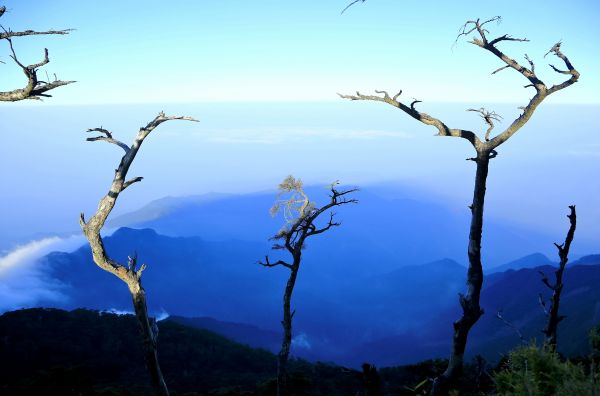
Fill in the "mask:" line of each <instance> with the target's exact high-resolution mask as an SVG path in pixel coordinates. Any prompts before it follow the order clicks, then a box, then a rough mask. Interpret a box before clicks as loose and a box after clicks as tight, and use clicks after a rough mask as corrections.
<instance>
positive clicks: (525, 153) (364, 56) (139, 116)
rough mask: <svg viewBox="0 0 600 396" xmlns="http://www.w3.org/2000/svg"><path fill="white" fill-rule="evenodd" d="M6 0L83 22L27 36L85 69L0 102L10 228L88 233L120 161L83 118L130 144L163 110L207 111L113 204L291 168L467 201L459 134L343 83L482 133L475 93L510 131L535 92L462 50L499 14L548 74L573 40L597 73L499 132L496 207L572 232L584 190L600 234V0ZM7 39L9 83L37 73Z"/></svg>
mask: <svg viewBox="0 0 600 396" xmlns="http://www.w3.org/2000/svg"><path fill="white" fill-rule="evenodd" d="M4 4H6V6H7V7H8V12H7V13H6V14H5V15H4V16H3V17H2V19H1V22H2V24H3V25H4V26H5V27H7V28H9V27H10V28H12V29H13V30H24V29H37V30H42V29H48V28H55V29H60V28H74V29H76V30H75V31H74V32H73V33H72V34H70V35H69V36H59V37H34V38H27V39H15V48H16V50H17V51H18V55H19V57H20V58H21V60H22V61H23V62H24V63H33V62H37V61H39V59H40V57H41V54H42V50H43V48H44V47H48V48H49V50H50V58H51V63H50V64H49V65H48V66H46V68H45V69H44V70H47V71H48V72H49V73H57V75H58V77H59V78H61V79H73V80H77V81H78V82H77V83H76V84H73V85H70V86H67V87H62V88H60V89H57V90H55V91H54V97H53V98H50V99H47V100H45V101H44V102H41V103H40V102H28V103H23V102H20V103H14V104H13V103H1V104H0V112H2V114H3V116H2V117H0V169H3V170H4V171H3V172H2V173H3V176H2V177H3V179H4V180H5V183H6V184H5V185H11V186H15V188H13V189H11V191H10V192H9V193H6V194H4V195H3V197H2V199H1V201H0V203H1V204H0V218H2V222H3V227H2V228H3V229H2V230H0V239H2V238H10V237H14V236H19V235H21V236H22V235H33V234H36V233H37V232H44V233H47V232H51V231H57V232H64V231H68V230H75V231H76V230H77V223H76V221H77V215H78V213H79V212H80V211H82V210H83V211H85V212H86V213H90V212H91V211H92V210H93V209H94V207H95V205H96V203H97V201H98V199H99V198H100V196H101V195H102V194H104V193H105V192H106V188H107V187H108V185H109V183H110V177H112V172H111V171H112V169H113V168H114V166H115V165H116V163H117V162H118V158H119V156H120V153H119V152H118V151H117V150H115V148H114V147H112V146H110V145H104V144H91V143H86V142H84V138H85V135H84V134H83V131H84V130H85V129H87V128H90V127H97V126H101V125H102V126H104V127H107V128H109V129H111V130H113V131H114V132H115V134H116V136H117V137H119V138H121V139H122V140H124V141H126V142H129V141H130V140H131V138H132V136H133V134H134V133H135V131H136V130H137V128H138V127H139V126H140V125H142V124H144V123H145V122H147V121H149V120H150V119H152V118H153V117H154V116H155V115H156V113H157V112H158V111H160V110H165V111H167V112H168V113H172V114H185V115H191V116H194V117H197V118H199V119H200V120H201V123H200V124H185V123H172V124H169V125H166V126H164V127H161V130H157V132H156V134H153V136H152V137H151V141H149V142H148V144H147V145H145V146H144V152H143V153H142V155H141V156H140V157H139V158H138V160H137V162H136V164H135V165H134V168H133V169H132V175H134V174H135V175H136V176H137V175H141V176H144V177H145V180H144V182H143V183H141V184H140V185H138V186H136V187H135V188H132V189H130V190H128V191H127V194H124V196H123V197H122V199H120V202H119V205H118V208H117V209H116V212H123V211H127V210H133V209H136V208H138V207H139V206H141V205H143V204H145V203H146V202H148V201H150V200H152V199H155V198H159V197H162V196H165V195H186V194H196V193H205V192H210V191H221V192H231V191H233V192H249V191H257V190H263V189H267V188H273V187H275V186H276V184H277V183H278V182H279V181H280V180H281V179H282V178H283V177H285V176H286V175H287V174H290V173H293V174H295V175H296V176H298V177H301V178H303V179H305V180H306V182H307V183H309V184H310V183H313V184H314V183H328V182H331V181H332V180H335V179H341V180H342V181H343V182H347V183H349V184H359V185H366V184H369V183H380V182H388V181H402V182H405V183H407V184H410V185H414V186H418V187H419V188H423V189H425V190H426V191H431V192H432V194H439V195H441V196H444V197H447V198H448V199H449V201H448V202H449V205H460V206H461V207H464V206H465V205H467V203H468V202H469V200H470V195H471V191H472V174H473V166H472V164H471V163H469V162H466V161H464V158H466V157H469V156H471V152H470V150H469V146H468V145H467V144H466V143H465V142H464V141H460V140H459V139H446V138H443V139H442V138H433V137H432V135H433V133H434V131H433V130H432V129H431V128H427V127H425V126H423V125H420V124H417V123H416V122H414V120H412V119H409V118H408V117H406V115H405V114H403V113H400V112H398V111H397V110H395V109H393V108H391V107H389V106H384V105H382V104H379V103H350V102H346V101H342V100H341V99H339V98H338V97H337V95H336V92H342V93H352V92H354V91H355V90H357V89H358V90H360V91H361V92H370V91H372V90H374V89H386V90H389V91H390V92H391V91H394V90H397V89H400V88H401V89H403V90H404V92H405V94H404V95H405V98H407V99H408V98H412V97H417V98H419V99H421V100H423V101H424V103H423V104H422V105H421V109H423V111H427V112H430V113H431V114H433V115H437V116H439V117H440V118H442V119H444V120H445V121H447V123H448V124H449V125H451V126H456V127H463V128H472V129H474V130H477V131H484V130H485V128H484V125H483V124H482V122H481V121H480V120H479V119H478V118H477V117H476V116H475V115H474V114H472V113H466V112H465V111H464V110H465V109H466V108H468V107H476V108H479V107H480V106H487V107H489V108H490V109H493V110H496V111H498V112H499V113H501V114H502V115H503V116H504V117H505V121H504V123H503V124H501V125H508V122H509V120H510V119H511V118H512V117H514V116H516V115H517V114H518V112H519V111H518V109H517V106H520V105H523V104H524V103H525V102H526V101H527V99H528V98H529V97H530V95H531V93H532V92H531V90H527V89H524V88H523V85H524V78H523V77H522V76H520V75H517V73H514V72H511V71H510V70H506V71H503V72H501V73H498V74H496V75H494V76H491V75H490V73H491V72H492V71H493V70H495V69H496V68H497V67H498V66H500V65H499V61H498V60H497V59H495V58H494V57H493V56H492V55H491V54H489V53H487V52H485V51H483V50H481V49H480V48H478V47H475V46H473V45H471V44H468V43H466V42H465V41H464V40H461V41H459V42H458V43H457V45H455V46H453V43H454V40H455V38H456V35H457V32H458V29H459V27H460V26H461V25H462V24H463V23H464V21H465V20H466V19H471V18H476V17H482V18H485V17H492V16H494V15H501V16H502V17H503V21H502V23H501V24H500V25H496V24H493V25H490V30H491V33H490V34H491V35H501V34H505V33H509V34H512V35H514V36H515V37H527V38H529V39H530V40H531V42H529V43H504V44H503V45H502V48H503V49H504V50H505V52H506V53H507V54H509V55H511V56H513V57H515V58H516V59H519V60H521V61H523V55H524V54H525V53H528V54H529V55H530V56H531V57H532V58H533V59H534V61H536V64H537V69H536V70H538V73H539V75H540V77H541V78H542V79H544V80H546V81H547V82H548V84H552V83H554V82H557V81H560V79H561V76H559V75H557V74H556V73H554V72H552V71H551V70H550V68H549V67H547V66H546V65H545V63H547V61H548V59H546V60H544V59H543V58H542V57H543V55H544V54H545V53H546V52H547V51H548V49H549V48H550V47H551V46H552V45H553V44H554V43H555V42H556V41H558V40H561V39H562V41H563V52H564V53H565V54H567V55H568V56H569V58H570V59H571V60H572V62H573V63H574V64H575V66H576V67H577V68H578V70H579V71H580V72H581V74H582V77H581V79H580V82H578V83H577V84H575V85H574V86H573V87H570V88H568V89H566V90H564V91H561V92H559V93H557V94H555V95H552V96H551V97H550V98H549V99H548V100H547V101H546V102H545V103H544V104H543V105H542V106H541V107H540V109H539V111H538V112H537V113H536V114H535V116H534V118H533V119H532V120H531V122H530V123H529V124H528V125H527V126H526V127H525V128H523V130H522V131H521V132H519V134H517V135H516V136H515V137H513V138H512V139H511V141H510V142H508V143H507V144H505V145H503V146H502V148H501V150H500V151H501V153H500V156H499V157H498V158H497V159H496V160H494V163H493V164H492V171H491V173H490V181H489V183H490V188H489V194H488V206H487V209H486V215H487V216H495V217H501V218H506V219H509V220H511V221H516V222H521V223H525V224H528V225H531V226H535V227H542V228H548V229H551V230H556V232H557V239H560V238H562V234H563V232H562V230H563V228H564V225H565V224H564V222H565V218H564V216H563V214H564V212H565V209H566V206H567V205H569V204H571V203H577V204H578V205H581V209H582V210H583V211H584V213H585V214H586V215H584V216H582V217H581V223H580V230H581V232H582V233H583V234H582V235H585V236H586V237H587V238H589V239H593V238H596V240H597V235H599V234H600V233H598V228H597V224H600V205H599V201H598V200H599V198H598V196H600V195H599V194H600V189H599V187H598V183H597V173H598V170H599V168H600V167H599V166H598V160H599V159H600V133H598V132H599V131H598V126H597V124H596V123H594V121H593V120H594V119H595V118H594V117H595V115H596V114H597V113H598V110H600V107H599V105H600V101H599V99H598V95H597V92H598V89H599V88H600V77H599V76H598V73H597V70H600V56H598V53H597V44H596V42H595V41H594V40H593V37H600V27H599V24H598V23H597V19H598V16H600V13H599V10H600V3H598V2H597V1H572V2H569V3H568V4H567V3H564V2H558V1H547V2H544V3H543V4H541V3H540V2H523V1H503V2H496V3H487V2H473V1H453V2H445V1H444V2H442V1H437V2H432V1H429V2H427V1H425V2H414V1H413V2H408V1H402V0H367V2H365V3H364V4H356V5H355V6H353V7H352V8H350V9H349V10H348V11H347V12H346V13H345V14H344V15H343V16H340V11H341V10H342V9H343V8H344V7H345V6H346V4H347V2H346V0H335V1H331V0H330V1H303V2H291V1H282V0H277V1H276V0H273V1H247V0H246V1H225V0H221V1H207V0H204V1H176V2H171V3H170V4H168V5H167V4H166V3H165V2H158V1H143V2H142V1H120V2H117V1H103V2H95V1H87V2H86V1H67V0H55V1H52V2H49V1H28V0H20V1H5V2H4ZM0 45H4V47H0V60H4V61H7V64H6V65H3V64H0V70H1V71H2V77H1V78H0V89H2V90H8V89H13V88H15V87H17V86H20V85H21V83H22V82H23V76H22V73H21V72H20V71H19V70H17V69H16V68H14V67H12V65H11V64H10V62H9V61H10V59H9V58H8V48H7V47H6V43H0ZM2 48H4V49H3V50H2ZM552 63H556V64H557V65H560V63H558V62H556V61H555V60H552ZM42 74H43V71H42ZM217 102H218V103H217ZM282 102H285V103H282ZM140 103H141V104H140ZM298 153H301V154H302V155H301V156H299V155H298ZM52 227H54V230H52V229H51V228H52ZM550 242H551V241H550Z"/></svg>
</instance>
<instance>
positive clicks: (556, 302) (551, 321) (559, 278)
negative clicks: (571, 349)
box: [542, 205, 577, 349]
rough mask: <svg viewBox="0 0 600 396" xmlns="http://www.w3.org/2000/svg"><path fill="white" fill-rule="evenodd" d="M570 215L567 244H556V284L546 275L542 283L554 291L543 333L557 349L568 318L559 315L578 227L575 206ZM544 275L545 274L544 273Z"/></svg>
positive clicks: (552, 346)
mask: <svg viewBox="0 0 600 396" xmlns="http://www.w3.org/2000/svg"><path fill="white" fill-rule="evenodd" d="M569 209H570V211H571V212H570V213H569V215H567V217H568V218H569V222H570V226H569V231H568V232H567V236H566V238H565V242H564V243H563V244H562V245H559V244H557V243H555V244H554V245H555V246H556V248H557V249H558V256H559V257H560V263H559V264H558V269H557V270H556V271H555V272H554V276H555V282H554V284H550V281H548V278H547V277H546V276H545V275H544V276H543V278H542V282H543V283H544V284H545V285H546V286H548V288H549V289H550V290H552V297H551V298H550V309H549V310H548V323H547V325H546V328H545V329H544V330H543V333H544V334H545V335H546V343H547V344H548V345H550V347H551V348H553V349H556V336H557V332H558V324H559V323H560V322H561V321H562V320H563V319H565V317H566V316H563V315H559V314H558V309H559V306H560V295H561V293H562V289H563V273H564V271H565V267H566V265H567V262H568V261H569V249H570V248H571V243H572V242H573V237H574V236H575V228H576V227H577V213H576V211H575V205H571V206H569ZM542 275H543V273H542Z"/></svg>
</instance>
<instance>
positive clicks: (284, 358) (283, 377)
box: [277, 255, 300, 396]
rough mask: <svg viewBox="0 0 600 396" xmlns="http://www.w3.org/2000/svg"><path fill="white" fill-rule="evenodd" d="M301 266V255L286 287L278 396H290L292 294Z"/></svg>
mask: <svg viewBox="0 0 600 396" xmlns="http://www.w3.org/2000/svg"><path fill="white" fill-rule="evenodd" d="M299 266H300V255H298V258H295V259H294V264H293V266H292V270H291V271H290V277H289V278H288V281H287V284H286V286H285V292H284V293H283V320H282V321H281V325H282V326H283V339H282V341H281V350H280V351H279V356H278V358H279V359H278V362H277V395H278V396H287V395H289V389H288V383H287V379H288V378H287V377H288V373H287V363H288V358H289V356H290V347H291V346H292V319H293V318H294V313H295V312H292V293H293V292H294V286H295V284H296V277H297V275H298V268H299Z"/></svg>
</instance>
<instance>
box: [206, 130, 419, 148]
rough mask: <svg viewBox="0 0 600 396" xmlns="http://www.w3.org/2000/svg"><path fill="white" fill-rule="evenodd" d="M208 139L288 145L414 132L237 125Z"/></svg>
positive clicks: (398, 136)
mask: <svg viewBox="0 0 600 396" xmlns="http://www.w3.org/2000/svg"><path fill="white" fill-rule="evenodd" d="M207 136H208V137H207V138H206V139H207V141H209V142H214V143H224V144H248V143H250V144H286V143H297V142H302V141H305V140H314V139H323V140H326V141H335V140H380V139H409V138H410V137H411V135H410V134H409V133H406V132H402V131H386V130H377V129H343V128H323V127H297V128H290V127H289V126H286V127H282V128H275V127H263V128H234V129H225V130H219V131H218V133H210V134H208V135H207Z"/></svg>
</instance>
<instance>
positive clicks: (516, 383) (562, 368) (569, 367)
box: [495, 344, 600, 396]
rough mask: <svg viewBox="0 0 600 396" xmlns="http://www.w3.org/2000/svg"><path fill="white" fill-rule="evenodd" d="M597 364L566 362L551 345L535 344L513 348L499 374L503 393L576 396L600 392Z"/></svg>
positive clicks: (533, 395)
mask: <svg viewBox="0 0 600 396" xmlns="http://www.w3.org/2000/svg"><path fill="white" fill-rule="evenodd" d="M597 378H598V371H597V369H596V368H594V366H593V364H592V366H591V368H590V369H586V368H585V367H584V366H583V364H575V363H573V362H571V361H569V360H566V361H563V360H562V359H561V358H560V356H559V355H558V354H557V353H556V352H554V351H553V350H552V349H551V347H549V346H547V345H544V346H542V347H537V346H536V345H535V344H531V345H529V346H524V347H520V348H517V349H515V350H513V351H511V352H510V353H509V355H508V359H507V360H506V362H505V363H504V365H503V367H502V368H501V369H500V371H498V372H497V373H496V375H495V380H496V386H497V393H498V394H499V395H507V396H508V395H528V396H538V395H539V396H546V395H557V396H561V395H564V396H575V395H593V394H600V385H599V384H598V382H597Z"/></svg>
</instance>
